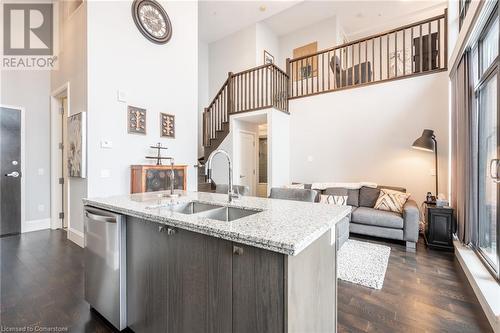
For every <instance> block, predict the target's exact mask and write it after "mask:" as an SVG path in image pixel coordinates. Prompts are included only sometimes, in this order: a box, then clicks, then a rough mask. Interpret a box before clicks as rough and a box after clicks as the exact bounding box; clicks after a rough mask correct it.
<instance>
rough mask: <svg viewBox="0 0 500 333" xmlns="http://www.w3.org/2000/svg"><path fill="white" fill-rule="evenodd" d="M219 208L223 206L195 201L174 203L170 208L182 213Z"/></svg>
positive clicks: (194, 212)
mask: <svg viewBox="0 0 500 333" xmlns="http://www.w3.org/2000/svg"><path fill="white" fill-rule="evenodd" d="M218 208H223V207H222V206H218V205H211V204H206V203H201V202H196V201H193V202H186V203H179V204H176V205H172V206H171V208H170V210H172V211H174V212H176V213H181V214H196V213H201V212H205V211H207V210H211V209H218Z"/></svg>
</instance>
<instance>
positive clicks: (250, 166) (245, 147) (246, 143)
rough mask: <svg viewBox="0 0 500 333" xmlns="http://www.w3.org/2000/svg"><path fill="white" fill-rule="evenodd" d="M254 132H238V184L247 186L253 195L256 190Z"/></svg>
mask: <svg viewBox="0 0 500 333" xmlns="http://www.w3.org/2000/svg"><path fill="white" fill-rule="evenodd" d="M255 141H256V140H255V133H253V132H249V131H243V130H240V132H239V152H240V154H239V155H240V163H239V166H240V172H239V184H240V185H244V186H248V188H249V189H250V195H255V191H256V173H257V172H256V169H257V166H256V164H257V161H256V155H257V153H256V151H257V150H256V147H255Z"/></svg>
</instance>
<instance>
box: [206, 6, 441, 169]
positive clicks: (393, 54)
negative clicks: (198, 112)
mask: <svg viewBox="0 0 500 333" xmlns="http://www.w3.org/2000/svg"><path fill="white" fill-rule="evenodd" d="M447 21H448V16H447V11H446V9H445V11H444V13H443V14H441V15H438V16H435V17H431V18H428V19H426V20H422V21H418V22H415V23H412V24H409V25H405V26H402V27H399V28H396V29H392V30H389V31H386V32H383V33H380V34H376V35H372V36H369V37H366V38H363V39H358V40H355V41H352V42H348V43H345V44H342V45H339V46H336V47H333V48H330V49H326V50H322V51H319V52H316V53H314V54H310V55H306V56H303V57H298V58H295V59H287V61H286V72H285V71H283V70H281V69H280V68H278V67H277V66H276V65H274V64H267V65H263V66H259V67H255V68H251V69H249V70H246V71H242V72H239V73H236V74H233V73H229V74H228V78H227V79H226V81H225V82H224V84H223V85H222V87H221V88H220V90H219V91H218V93H217V94H216V96H215V98H214V99H213V100H212V102H211V103H210V105H209V106H208V107H207V108H205V110H204V112H203V147H204V160H205V161H206V160H207V158H208V156H209V155H210V153H212V152H213V151H214V150H215V149H217V148H218V147H219V146H220V144H221V143H222V141H224V139H225V138H226V136H227V135H228V134H229V118H230V116H231V115H234V114H241V113H243V112H250V111H256V110H261V109H266V108H271V107H274V108H275V109H277V110H280V111H282V112H285V113H289V108H288V103H289V100H292V99H296V98H303V97H308V96H313V95H317V94H322V93H328V92H334V91H339V90H345V89H351V88H358V87H363V86H367V85H372V84H379V83H385V82H389V81H393V80H399V79H406V78H411V77H415V76H419V75H426V74H432V73H436V72H441V71H446V70H447V61H448V52H447V44H448V42H447V35H448V34H447V26H448V23H447Z"/></svg>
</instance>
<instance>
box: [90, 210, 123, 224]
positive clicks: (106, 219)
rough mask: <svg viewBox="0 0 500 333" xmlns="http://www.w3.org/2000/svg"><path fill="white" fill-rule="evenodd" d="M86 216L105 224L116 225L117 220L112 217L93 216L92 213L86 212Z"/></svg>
mask: <svg viewBox="0 0 500 333" xmlns="http://www.w3.org/2000/svg"><path fill="white" fill-rule="evenodd" d="M85 216H87V217H88V218H89V219H91V220H93V221H97V222H104V223H116V218H115V217H112V216H103V215H97V214H92V213H90V212H88V211H87V212H85Z"/></svg>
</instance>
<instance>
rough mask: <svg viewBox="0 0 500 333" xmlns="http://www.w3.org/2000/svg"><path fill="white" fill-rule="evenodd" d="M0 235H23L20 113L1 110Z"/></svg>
mask: <svg viewBox="0 0 500 333" xmlns="http://www.w3.org/2000/svg"><path fill="white" fill-rule="evenodd" d="M0 201H1V205H0V236H5V235H10V234H18V233H20V232H21V110H19V109H12V108H7V107H0Z"/></svg>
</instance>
